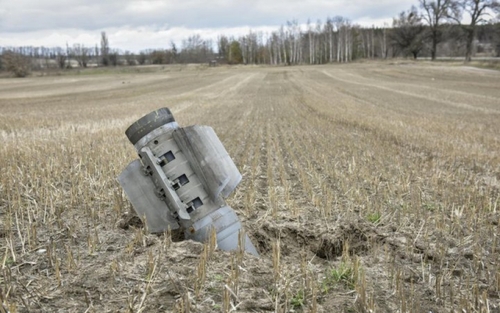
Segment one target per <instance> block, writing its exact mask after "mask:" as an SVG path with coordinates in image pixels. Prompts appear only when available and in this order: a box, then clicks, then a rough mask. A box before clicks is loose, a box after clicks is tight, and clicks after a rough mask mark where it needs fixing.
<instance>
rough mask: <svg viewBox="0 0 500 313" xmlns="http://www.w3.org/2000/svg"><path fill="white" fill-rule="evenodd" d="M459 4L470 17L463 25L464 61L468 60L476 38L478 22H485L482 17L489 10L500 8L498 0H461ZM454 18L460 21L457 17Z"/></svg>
mask: <svg viewBox="0 0 500 313" xmlns="http://www.w3.org/2000/svg"><path fill="white" fill-rule="evenodd" d="M459 5H460V7H461V8H462V9H463V11H464V12H466V13H467V14H468V15H469V18H470V23H469V25H467V26H464V30H465V35H466V44H465V62H470V61H471V59H472V49H473V47H474V39H475V38H476V27H477V25H478V24H481V23H483V22H486V20H485V19H484V17H485V16H487V15H489V14H490V12H489V11H490V10H493V11H497V12H498V11H499V10H500V2H498V1H497V0H461V1H460V2H459ZM456 20H457V21H458V22H460V20H459V19H458V18H457V19H456Z"/></svg>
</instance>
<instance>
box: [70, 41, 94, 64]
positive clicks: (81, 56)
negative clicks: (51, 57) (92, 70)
mask: <svg viewBox="0 0 500 313" xmlns="http://www.w3.org/2000/svg"><path fill="white" fill-rule="evenodd" d="M71 54H72V55H73V57H74V58H75V60H76V61H77V62H78V65H79V66H80V67H87V63H88V62H89V58H90V49H89V48H87V47H85V46H84V45H81V44H74V45H73V49H72V53H71Z"/></svg>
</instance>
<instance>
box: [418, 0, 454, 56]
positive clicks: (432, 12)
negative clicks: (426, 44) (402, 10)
mask: <svg viewBox="0 0 500 313" xmlns="http://www.w3.org/2000/svg"><path fill="white" fill-rule="evenodd" d="M419 2H420V7H421V8H422V9H423V14H422V18H423V19H424V20H425V21H426V22H427V24H428V25H429V31H430V32H429V34H430V39H431V58H432V60H433V61H434V60H436V52H437V45H438V43H439V42H441V40H442V31H441V27H440V26H441V23H442V22H443V21H446V20H448V19H450V17H454V18H457V17H458V15H459V10H458V2H457V1H456V0H433V1H430V0H419Z"/></svg>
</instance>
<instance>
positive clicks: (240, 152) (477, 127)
mask: <svg viewBox="0 0 500 313" xmlns="http://www.w3.org/2000/svg"><path fill="white" fill-rule="evenodd" d="M162 106H168V107H170V108H171V109H172V111H173V112H174V114H175V117H176V119H177V121H178V122H179V124H180V125H189V124H194V123H197V124H204V125H210V126H212V127H214V128H215V130H216V132H217V133H218V134H219V136H220V138H221V140H222V141H223V142H224V144H225V146H226V148H227V150H228V151H229V153H230V154H231V156H232V157H233V159H234V160H235V162H236V164H237V165H238V167H239V169H240V171H241V172H242V174H243V182H242V184H241V185H240V187H239V188H238V189H237V191H236V192H235V194H234V195H233V196H232V197H231V199H229V203H230V204H231V205H232V206H233V208H235V209H236V210H237V212H238V213H239V215H240V217H241V219H242V220H243V222H244V224H245V226H246V230H247V232H248V234H249V236H250V237H251V238H252V240H253V241H254V243H255V244H256V245H257V248H258V250H260V252H261V258H260V259H257V258H255V257H253V256H249V255H244V254H243V253H241V251H238V252H234V253H227V252H221V251H218V250H215V247H214V241H213V240H212V241H211V242H210V243H207V244H205V245H203V244H199V243H194V242H178V241H176V240H175V238H173V237H174V236H173V234H172V235H171V234H170V233H167V234H164V235H161V236H157V235H149V234H146V233H145V232H144V230H143V229H142V228H141V226H140V223H137V222H134V221H135V219H134V218H131V214H130V212H131V208H130V205H129V204H128V202H127V201H126V199H125V198H124V195H123V194H122V192H121V189H120V188H119V185H118V183H117V182H116V180H115V178H116V176H117V175H118V173H119V172H120V171H121V170H122V169H123V168H124V167H125V165H126V164H127V163H128V162H129V161H130V160H132V159H133V158H134V152H133V148H132V146H131V145H130V144H129V143H128V142H127V139H126V138H125V135H124V133H123V132H124V130H125V129H126V127H127V126H128V125H129V124H130V123H131V122H133V121H134V120H135V119H137V118H138V117H140V116H142V115H144V114H146V113H148V112H150V111H152V110H154V109H157V108H159V107H162ZM0 138H2V146H1V147H0V162H1V163H0V167H1V168H0V171H1V176H0V288H1V290H0V302H3V306H4V307H5V309H7V310H9V311H10V312H57V311H60V312H159V311H167V312H221V311H223V312H233V311H237V312H290V311H295V312H301V311H303V312H389V311H392V312H396V311H397V312H429V311H432V312H485V313H486V312H498V311H499V310H500V257H499V250H500V240H499V238H498V236H499V234H500V226H499V223H500V213H499V205H500V193H499V189H500V154H499V151H500V73H499V72H495V71H487V70H480V69H471V68H465V67H456V66H449V67H448V66H434V65H428V64H420V65H419V64H380V63H366V64H357V65H356V64H354V65H340V66H321V67H320V66H318V67H316V66H315V67H292V68H249V69H245V68H238V69H236V70H233V69H228V68H216V69H208V70H203V71H200V70H189V71H187V70H186V71H178V72H143V73H141V72H137V73H110V74H106V73H101V74H100V75H99V76H95V75H85V76H78V75H76V76H67V77H42V78H30V79H25V80H14V79H1V80H0ZM172 238H173V239H174V240H172ZM2 309H3V308H2V307H1V306H0V312H2ZM2 313H3V312H2Z"/></svg>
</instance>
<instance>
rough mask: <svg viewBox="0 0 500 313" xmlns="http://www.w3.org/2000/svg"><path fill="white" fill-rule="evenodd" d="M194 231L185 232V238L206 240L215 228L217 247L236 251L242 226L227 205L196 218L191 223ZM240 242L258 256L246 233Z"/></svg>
mask: <svg viewBox="0 0 500 313" xmlns="http://www.w3.org/2000/svg"><path fill="white" fill-rule="evenodd" d="M193 227H194V229H195V232H194V233H193V234H189V233H186V238H190V239H193V240H195V241H199V242H206V241H207V240H208V239H209V238H210V234H211V232H212V230H215V233H216V235H217V247H218V248H219V249H221V250H224V251H236V250H238V247H239V244H240V232H241V231H243V227H242V226H241V223H240V221H239V219H238V216H237V215H236V212H234V210H233V209H232V208H231V207H229V206H223V207H221V208H219V209H218V210H216V211H214V212H212V213H210V214H209V215H207V216H205V217H203V218H202V219H200V220H198V221H197V222H195V223H194V225H193ZM242 241H243V242H241V244H243V245H244V247H245V251H246V252H248V253H250V254H253V255H255V256H259V253H258V252H257V249H255V246H254V245H253V243H252V241H250V238H249V237H248V235H246V234H245V237H244V238H243V239H242Z"/></svg>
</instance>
